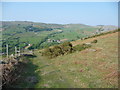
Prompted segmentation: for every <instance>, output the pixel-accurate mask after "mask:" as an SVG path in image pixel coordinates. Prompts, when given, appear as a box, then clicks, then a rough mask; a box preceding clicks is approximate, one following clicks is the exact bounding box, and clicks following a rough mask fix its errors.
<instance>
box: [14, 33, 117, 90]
mask: <svg viewBox="0 0 120 90" xmlns="http://www.w3.org/2000/svg"><path fill="white" fill-rule="evenodd" d="M94 39H97V40H98V42H97V43H94V44H92V47H91V48H88V49H85V50H83V51H77V52H74V53H71V54H68V55H64V56H58V57H56V58H53V59H48V58H46V57H43V56H41V54H40V53H39V50H36V51H35V52H34V53H35V55H36V57H33V58H29V59H27V60H26V61H28V62H27V65H26V68H25V69H24V71H23V73H22V77H21V79H20V80H19V81H18V82H16V84H15V85H14V87H22V88H30V87H34V88H117V87H118V82H117V81H118V76H117V70H118V32H116V33H111V34H106V35H102V36H98V37H95V38H90V39H86V40H78V41H75V42H72V43H73V44H74V45H77V44H80V43H86V42H87V43H89V42H91V41H92V40H94ZM30 76H35V77H36V78H37V80H38V82H37V83H36V84H33V83H30V82H28V81H26V78H27V77H30Z"/></svg>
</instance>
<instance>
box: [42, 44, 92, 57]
mask: <svg viewBox="0 0 120 90" xmlns="http://www.w3.org/2000/svg"><path fill="white" fill-rule="evenodd" d="M89 47H91V45H87V44H82V45H77V46H74V47H73V45H72V44H71V43H70V42H64V43H63V44H60V45H56V46H53V47H52V48H47V49H45V50H44V51H43V52H41V53H42V55H43V56H47V57H49V58H54V57H57V56H60V55H65V54H69V53H72V52H75V51H81V50H84V49H86V48H89Z"/></svg>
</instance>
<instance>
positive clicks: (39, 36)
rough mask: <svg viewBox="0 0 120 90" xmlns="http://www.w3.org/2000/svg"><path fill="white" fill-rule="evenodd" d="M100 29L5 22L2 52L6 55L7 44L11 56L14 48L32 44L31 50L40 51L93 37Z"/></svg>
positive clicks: (76, 25)
mask: <svg viewBox="0 0 120 90" xmlns="http://www.w3.org/2000/svg"><path fill="white" fill-rule="evenodd" d="M110 28H111V27H110ZM99 29H101V27H94V26H88V25H84V24H65V25H61V24H46V23H38V22H29V21H3V22H2V29H1V30H2V49H3V50H2V52H3V53H5V47H6V46H5V45H6V44H9V51H10V54H11V53H13V51H14V46H17V47H20V48H21V49H22V48H25V47H26V46H28V45H29V44H31V47H30V48H29V49H40V48H45V47H49V46H52V45H55V44H59V43H62V42H65V41H75V40H78V39H81V38H85V37H89V36H92V35H94V34H96V33H98V32H97V31H99ZM114 29H115V26H114ZM102 30H103V29H102ZM100 32H101V31H99V33H100Z"/></svg>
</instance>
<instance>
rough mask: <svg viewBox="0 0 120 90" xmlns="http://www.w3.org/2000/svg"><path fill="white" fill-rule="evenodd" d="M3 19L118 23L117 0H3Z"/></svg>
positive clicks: (87, 23)
mask: <svg viewBox="0 0 120 90" xmlns="http://www.w3.org/2000/svg"><path fill="white" fill-rule="evenodd" d="M2 20H3V21H33V22H43V23H57V24H70V23H73V24H86V25H92V26H95V25H116V26H117V25H118V3H117V2H3V3H2Z"/></svg>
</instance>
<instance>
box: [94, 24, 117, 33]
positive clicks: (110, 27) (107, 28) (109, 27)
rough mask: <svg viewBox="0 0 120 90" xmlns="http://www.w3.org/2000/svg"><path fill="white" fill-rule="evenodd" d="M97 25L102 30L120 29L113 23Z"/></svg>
mask: <svg viewBox="0 0 120 90" xmlns="http://www.w3.org/2000/svg"><path fill="white" fill-rule="evenodd" d="M95 27H96V28H99V29H100V30H101V31H102V32H105V31H111V30H116V29H118V27H117V26H113V25H98V26H95Z"/></svg>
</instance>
